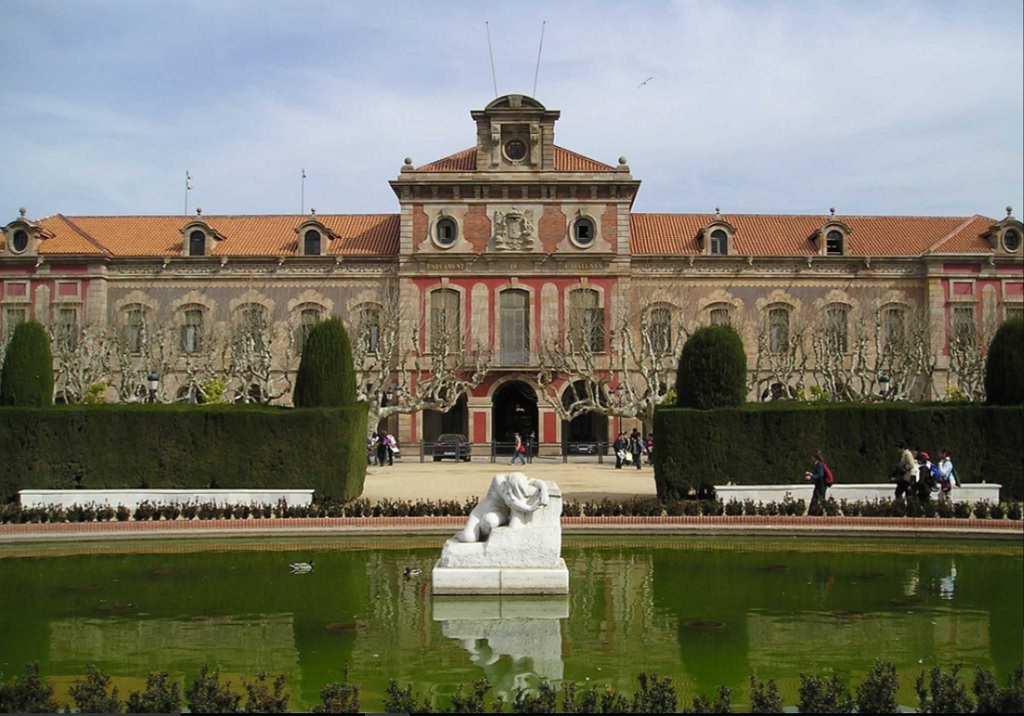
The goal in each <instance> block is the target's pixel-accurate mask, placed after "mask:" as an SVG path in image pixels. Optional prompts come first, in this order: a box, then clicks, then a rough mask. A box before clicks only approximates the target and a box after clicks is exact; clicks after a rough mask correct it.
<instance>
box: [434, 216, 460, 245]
mask: <svg viewBox="0 0 1024 716" xmlns="http://www.w3.org/2000/svg"><path fill="white" fill-rule="evenodd" d="M458 229H459V227H458V224H456V223H455V220H454V219H450V218H448V217H445V218H443V219H441V220H439V221H438V222H437V226H436V227H435V236H436V238H437V244H438V246H445V247H447V246H451V245H452V244H454V243H455V239H456V238H458Z"/></svg>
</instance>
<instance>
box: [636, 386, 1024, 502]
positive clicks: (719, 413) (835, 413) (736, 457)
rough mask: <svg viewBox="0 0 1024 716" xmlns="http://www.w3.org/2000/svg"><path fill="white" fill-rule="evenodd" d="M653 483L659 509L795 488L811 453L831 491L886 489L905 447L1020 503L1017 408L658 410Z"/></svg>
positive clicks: (1022, 458) (1023, 488) (1023, 449)
mask: <svg viewBox="0 0 1024 716" xmlns="http://www.w3.org/2000/svg"><path fill="white" fill-rule="evenodd" d="M654 433H655V435H656V436H657V439H656V443H655V444H656V449H655V450H654V477H655V483H656V485H657V488H658V496H659V497H660V498H661V499H668V498H673V497H683V496H686V495H688V494H691V492H692V491H694V490H696V489H698V488H699V487H700V486H701V485H705V484H718V485H724V484H726V483H728V482H732V483H733V484H735V485H776V484H787V483H795V482H800V481H802V480H803V475H804V472H806V471H807V470H809V469H810V466H811V452H812V451H814V450H817V449H820V450H822V451H823V452H824V454H825V460H826V462H827V463H828V465H829V467H830V468H831V469H832V472H833V473H834V474H835V476H836V481H837V482H839V483H843V482H848V483H886V482H888V481H889V473H890V472H891V471H892V468H893V466H894V465H895V464H896V461H897V459H898V458H899V455H898V454H897V452H896V449H895V444H896V442H897V441H899V440H901V439H903V438H905V439H906V440H907V441H908V442H909V443H910V446H911V447H912V448H917V447H920V448H921V449H923V450H926V451H928V452H930V453H931V454H932V455H933V456H936V459H937V455H938V452H939V450H940V449H942V448H948V449H949V451H950V452H951V453H952V455H953V464H954V465H955V467H956V474H957V476H958V478H960V479H961V480H962V481H964V482H981V481H983V480H984V481H985V482H995V483H999V484H1000V485H1002V492H1001V498H1002V499H1004V500H1009V499H1013V500H1021V499H1024V408H1022V407H998V406H985V405H945V404H942V405H937V404H924V405H910V404H875V405H852V404H833V405H826V406H822V405H808V404H806V403H787V404H783V405H781V406H780V405H778V404H772V405H766V404H755V405H750V406H747V407H745V408H722V409H719V410H711V411H701V410H692V409H686V408H659V409H658V411H657V412H656V413H655V417H654Z"/></svg>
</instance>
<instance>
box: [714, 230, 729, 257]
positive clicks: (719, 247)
mask: <svg viewBox="0 0 1024 716" xmlns="http://www.w3.org/2000/svg"><path fill="white" fill-rule="evenodd" d="M710 253H711V255H712V256H725V255H727V254H728V253H729V235H728V234H727V233H725V231H724V230H723V229H715V230H714V231H712V232H711V248H710Z"/></svg>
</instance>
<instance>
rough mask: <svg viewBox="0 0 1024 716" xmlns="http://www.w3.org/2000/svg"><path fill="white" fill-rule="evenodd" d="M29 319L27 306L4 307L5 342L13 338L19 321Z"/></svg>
mask: <svg viewBox="0 0 1024 716" xmlns="http://www.w3.org/2000/svg"><path fill="white" fill-rule="evenodd" d="M27 320H28V309H27V308H5V309H4V336H3V338H4V343H5V344H6V343H7V341H9V340H11V336H12V335H14V327H15V326H17V325H18V324H19V323H22V322H24V321H27Z"/></svg>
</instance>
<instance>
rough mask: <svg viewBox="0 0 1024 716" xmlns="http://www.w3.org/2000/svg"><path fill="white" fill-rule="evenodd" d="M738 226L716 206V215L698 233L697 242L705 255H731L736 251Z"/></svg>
mask: <svg viewBox="0 0 1024 716" xmlns="http://www.w3.org/2000/svg"><path fill="white" fill-rule="evenodd" d="M735 241H736V227H735V226H733V225H732V224H730V223H729V222H728V221H726V220H725V219H724V218H723V217H722V214H721V212H720V211H719V210H718V209H717V208H716V209H715V215H714V217H713V218H712V219H711V221H709V222H708V224H707V225H706V226H705V227H704V228H703V229H701V230H700V231H699V232H698V233H697V243H698V245H699V246H700V247H701V253H703V254H704V255H705V256H730V255H732V254H734V253H736V243H735Z"/></svg>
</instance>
